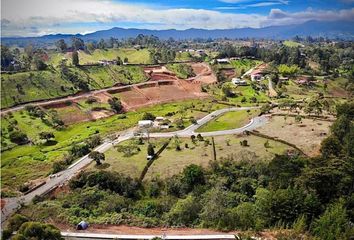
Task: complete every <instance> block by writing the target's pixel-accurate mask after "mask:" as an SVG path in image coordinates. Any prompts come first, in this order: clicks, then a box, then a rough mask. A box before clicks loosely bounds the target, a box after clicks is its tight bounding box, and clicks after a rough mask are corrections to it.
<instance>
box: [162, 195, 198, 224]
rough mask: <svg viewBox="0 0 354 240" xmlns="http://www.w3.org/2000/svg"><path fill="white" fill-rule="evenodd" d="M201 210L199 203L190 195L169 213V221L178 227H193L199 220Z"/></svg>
mask: <svg viewBox="0 0 354 240" xmlns="http://www.w3.org/2000/svg"><path fill="white" fill-rule="evenodd" d="M200 209H201V204H200V203H199V201H198V200H197V199H196V198H195V197H193V196H191V195H188V196H187V197H186V198H185V199H180V200H179V201H178V202H177V203H176V204H175V205H174V206H173V207H172V209H171V210H170V211H169V212H168V214H167V219H168V220H167V221H168V222H169V223H170V224H173V225H177V226H193V224H194V223H195V222H196V221H197V219H198V214H199V211H200Z"/></svg>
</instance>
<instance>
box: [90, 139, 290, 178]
mask: <svg viewBox="0 0 354 240" xmlns="http://www.w3.org/2000/svg"><path fill="white" fill-rule="evenodd" d="M205 139H208V140H209V141H210V140H211V139H210V138H205ZM214 139H215V146H216V152H217V158H218V159H220V158H226V157H229V158H231V159H234V160H235V161H238V160H242V159H251V160H255V161H257V159H258V160H269V159H271V158H272V157H273V156H274V154H281V153H283V152H284V151H286V150H287V149H289V147H288V146H286V145H284V144H281V143H278V142H274V141H269V144H270V147H269V148H265V147H264V143H265V141H266V140H265V139H263V138H259V137H255V136H241V137H240V136H233V135H230V136H219V137H215V138H214ZM241 140H247V141H248V145H249V146H248V147H242V146H240V141H241ZM150 141H151V142H152V143H153V144H154V145H156V148H155V149H156V150H157V149H159V147H161V146H162V143H163V142H164V141H166V139H151V140H150ZM179 141H180V146H181V149H182V150H181V151H176V149H175V146H176V145H175V142H174V139H172V140H171V143H170V144H169V146H168V147H167V148H166V150H165V151H163V152H162V154H161V155H160V156H159V158H158V159H156V160H155V162H154V163H153V164H152V166H151V167H150V169H149V171H148V173H147V175H146V178H147V179H149V178H153V177H156V176H160V177H162V178H164V177H168V176H172V175H174V174H177V173H179V172H180V171H182V170H183V168H184V167H186V166H188V165H190V164H198V165H202V166H204V167H207V166H208V165H209V162H210V161H211V160H212V146H211V144H208V145H206V144H205V142H204V141H200V142H199V141H197V142H196V144H193V143H192V142H191V140H190V139H189V138H180V139H179ZM185 144H188V148H186V146H185ZM122 145H123V146H131V145H133V146H138V147H139V148H140V150H141V151H138V152H137V153H136V154H135V155H133V156H131V157H124V156H123V155H124V154H123V153H121V152H118V151H117V150H116V149H113V148H112V149H110V150H109V151H107V152H106V160H105V164H104V165H103V166H102V167H99V168H105V169H108V170H114V171H118V172H122V173H125V174H128V175H130V176H131V177H139V176H140V173H141V171H142V170H143V169H144V166H145V165H146V163H147V160H146V154H147V143H146V142H145V143H144V145H136V143H134V140H131V141H127V142H123V143H122ZM89 168H90V169H97V167H96V166H95V164H94V163H92V164H91V165H90V166H89Z"/></svg>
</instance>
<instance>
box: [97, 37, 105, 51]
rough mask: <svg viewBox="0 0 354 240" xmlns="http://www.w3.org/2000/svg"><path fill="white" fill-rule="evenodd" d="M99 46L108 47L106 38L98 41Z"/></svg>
mask: <svg viewBox="0 0 354 240" xmlns="http://www.w3.org/2000/svg"><path fill="white" fill-rule="evenodd" d="M97 46H98V48H99V49H105V48H106V43H105V42H104V39H101V40H100V41H99V42H98V45H97Z"/></svg>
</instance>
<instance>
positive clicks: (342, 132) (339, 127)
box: [331, 115, 352, 142]
mask: <svg viewBox="0 0 354 240" xmlns="http://www.w3.org/2000/svg"><path fill="white" fill-rule="evenodd" d="M351 127H352V126H351V122H350V119H349V117H348V116H347V115H341V116H339V117H338V118H337V120H336V121H335V122H334V123H333V124H332V126H331V132H332V134H333V135H334V136H336V137H337V139H338V140H339V141H340V142H343V141H344V137H345V136H346V134H347V133H348V132H349V131H350V128H351Z"/></svg>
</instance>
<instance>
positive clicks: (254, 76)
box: [251, 73, 263, 82]
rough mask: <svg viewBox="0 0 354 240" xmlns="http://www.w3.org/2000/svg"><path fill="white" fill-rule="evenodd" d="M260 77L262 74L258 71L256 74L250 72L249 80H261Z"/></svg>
mask: <svg viewBox="0 0 354 240" xmlns="http://www.w3.org/2000/svg"><path fill="white" fill-rule="evenodd" d="M262 77H263V75H262V74H259V73H257V74H251V80H252V82H254V81H261V80H262Z"/></svg>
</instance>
